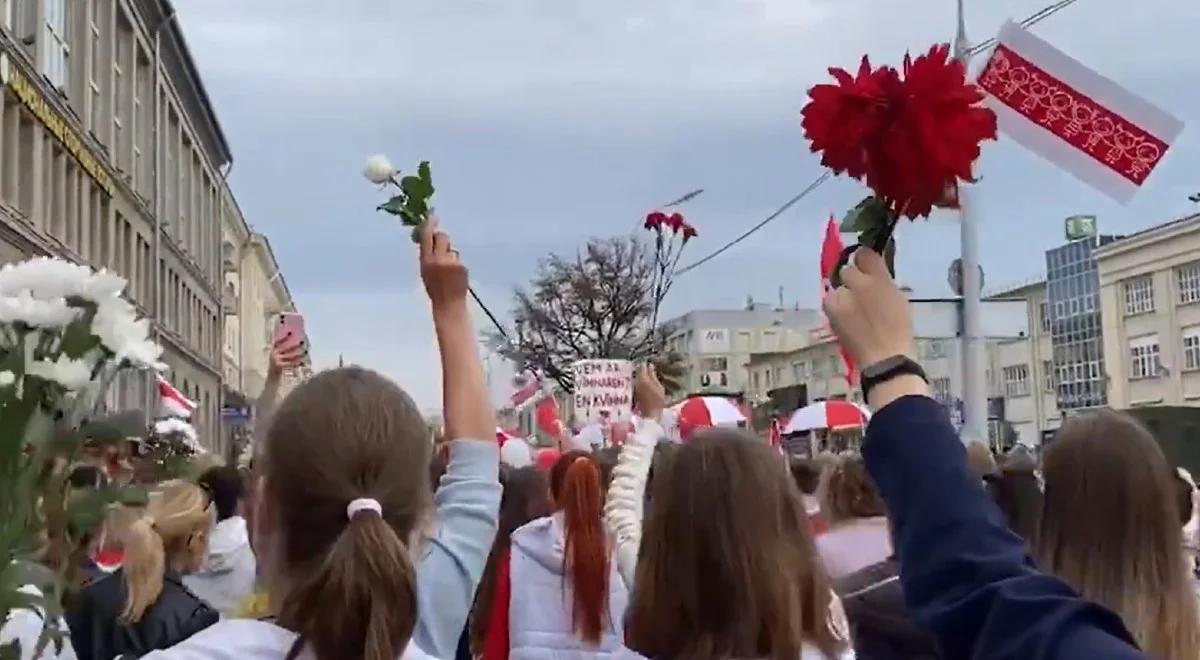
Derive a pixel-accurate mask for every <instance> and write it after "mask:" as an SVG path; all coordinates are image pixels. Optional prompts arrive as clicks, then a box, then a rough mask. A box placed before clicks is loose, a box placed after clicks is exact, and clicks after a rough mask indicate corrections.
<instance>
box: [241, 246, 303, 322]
mask: <svg viewBox="0 0 1200 660" xmlns="http://www.w3.org/2000/svg"><path fill="white" fill-rule="evenodd" d="M250 231H251V234H250V236H251V239H252V241H253V243H254V244H255V245H257V246H258V247H259V248H260V251H261V254H263V255H264V256H265V257H266V258H267V265H268V266H269V267H270V268H269V270H270V273H269V274H268V275H267V277H268V278H269V279H270V281H271V287H272V288H275V287H276V286H278V288H279V290H280V291H281V292H282V293H283V296H282V297H283V303H284V307H285V308H287V309H288V310H292V311H294V310H295V309H296V299H295V298H293V297H292V292H291V289H288V285H287V280H286V279H284V277H283V269H281V268H280V267H279V262H278V261H276V259H275V251H274V250H273V249H271V239H269V238H267V235H266V234H262V233H259V232H256V231H254V230H253V229H251V230H250Z"/></svg>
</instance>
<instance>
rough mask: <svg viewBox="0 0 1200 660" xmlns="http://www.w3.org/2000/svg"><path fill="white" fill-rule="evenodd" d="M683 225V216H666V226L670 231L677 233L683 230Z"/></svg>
mask: <svg viewBox="0 0 1200 660" xmlns="http://www.w3.org/2000/svg"><path fill="white" fill-rule="evenodd" d="M683 225H684V222H683V215H681V214H679V213H672V214H671V215H669V216H667V226H668V227H670V228H671V231H673V232H678V231H679V230H680V229H681V228H683Z"/></svg>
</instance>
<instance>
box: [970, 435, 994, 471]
mask: <svg viewBox="0 0 1200 660" xmlns="http://www.w3.org/2000/svg"><path fill="white" fill-rule="evenodd" d="M967 466H968V467H970V468H971V472H972V473H973V474H974V475H975V476H977V477H979V478H980V479H983V478H984V477H987V476H989V475H995V474H999V473H1000V468H999V467H998V466H997V465H996V457H995V456H993V455H992V450H991V449H990V448H989V447H988V446H987V445H985V444H984V443H982V442H978V441H975V440H972V441H970V442H968V443H967Z"/></svg>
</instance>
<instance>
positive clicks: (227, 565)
mask: <svg viewBox="0 0 1200 660" xmlns="http://www.w3.org/2000/svg"><path fill="white" fill-rule="evenodd" d="M257 571H258V566H257V563H256V562H255V559H254V551H253V550H251V549H250V533H249V531H248V530H247V529H246V519H245V518H243V517H241V516H233V517H232V518H226V519H225V520H222V521H221V522H219V523H217V524H216V526H215V527H213V530H212V535H211V536H209V539H208V559H207V561H206V562H205V565H204V568H202V569H201V570H199V571H198V572H196V573H193V574H192V575H187V576H184V578H183V583H184V585H186V586H187V588H188V589H191V590H192V592H193V593H195V594H196V595H197V596H199V597H200V599H201V600H203V601H204V602H206V603H208V604H209V605H212V606H213V609H215V610H217V611H218V612H220V613H221V615H222V616H232V615H233V613H234V612H235V611H236V610H237V608H238V606H239V605H241V604H242V602H243V601H245V600H246V598H247V597H248V596H249V595H250V594H252V593H254V585H255V583H256V582H257V579H258V574H257Z"/></svg>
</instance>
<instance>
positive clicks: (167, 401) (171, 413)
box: [154, 375, 196, 419]
mask: <svg viewBox="0 0 1200 660" xmlns="http://www.w3.org/2000/svg"><path fill="white" fill-rule="evenodd" d="M154 378H155V380H156V381H157V382H158V402H159V406H160V407H161V408H162V411H161V414H162V416H164V417H182V418H184V419H187V418H189V417H191V416H192V411H193V410H195V409H196V402H195V401H192V400H191V399H189V398H187V397H186V396H184V395H183V392H180V391H179V390H177V389H175V386H173V385H171V384H170V383H168V382H167V379H166V378H163V377H162V376H158V375H156V376H155V377H154Z"/></svg>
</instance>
